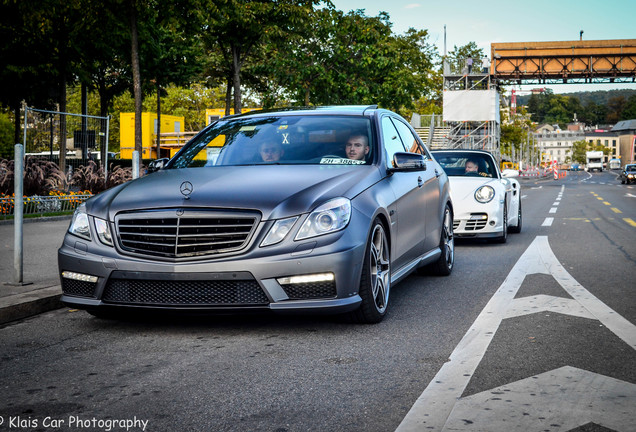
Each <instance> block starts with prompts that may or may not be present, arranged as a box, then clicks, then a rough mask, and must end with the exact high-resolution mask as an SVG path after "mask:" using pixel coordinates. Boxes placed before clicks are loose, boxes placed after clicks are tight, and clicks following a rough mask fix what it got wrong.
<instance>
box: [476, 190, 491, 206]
mask: <svg viewBox="0 0 636 432" xmlns="http://www.w3.org/2000/svg"><path fill="white" fill-rule="evenodd" d="M494 197H495V190H494V189H493V188H492V187H491V186H482V187H480V188H479V189H477V190H476V191H475V199H476V200H477V201H479V202H480V203H482V204H486V203H488V202H490V201H492V199H493V198H494Z"/></svg>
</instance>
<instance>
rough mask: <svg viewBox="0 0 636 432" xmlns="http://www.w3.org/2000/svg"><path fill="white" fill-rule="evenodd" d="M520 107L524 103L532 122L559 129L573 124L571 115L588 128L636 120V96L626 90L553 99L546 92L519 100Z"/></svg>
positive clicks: (558, 96)
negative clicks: (554, 125)
mask: <svg viewBox="0 0 636 432" xmlns="http://www.w3.org/2000/svg"><path fill="white" fill-rule="evenodd" d="M590 95H593V97H592V96H590ZM522 101H523V102H522ZM522 103H527V106H528V111H529V112H530V113H531V114H532V120H533V121H535V122H537V123H550V124H555V123H558V124H559V125H560V126H561V127H564V126H565V125H566V124H567V123H570V122H572V121H573V119H574V114H576V118H577V120H579V121H581V122H583V123H585V124H588V125H600V124H615V123H617V122H619V121H621V120H631V119H635V118H636V92H631V91H629V90H611V91H607V92H604V91H596V92H583V93H573V94H569V95H555V94H554V93H553V92H552V91H551V90H548V91H546V92H545V93H543V94H533V95H531V96H530V97H529V98H528V99H527V100H526V99H525V98H520V99H518V105H520V104H522Z"/></svg>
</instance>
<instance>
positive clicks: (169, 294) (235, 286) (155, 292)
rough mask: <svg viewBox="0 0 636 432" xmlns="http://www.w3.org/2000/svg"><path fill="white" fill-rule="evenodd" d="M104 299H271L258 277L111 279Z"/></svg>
mask: <svg viewBox="0 0 636 432" xmlns="http://www.w3.org/2000/svg"><path fill="white" fill-rule="evenodd" d="M102 300H103V301H104V302H108V303H125V304H139V305H155V306H230V305H251V306H261V305H267V304H268V303H269V300H268V298H267V296H266V295H265V293H264V292H263V290H262V289H261V287H260V286H259V285H258V283H257V282H256V281H255V280H213V281H203V280H195V281H166V280H121V279H110V280H109V281H108V284H107V285H106V289H105V290H104V296H103V299H102Z"/></svg>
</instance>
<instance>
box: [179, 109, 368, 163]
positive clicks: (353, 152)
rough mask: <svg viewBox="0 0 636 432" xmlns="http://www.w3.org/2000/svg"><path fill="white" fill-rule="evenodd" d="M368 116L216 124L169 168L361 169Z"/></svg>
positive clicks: (365, 157)
mask: <svg viewBox="0 0 636 432" xmlns="http://www.w3.org/2000/svg"><path fill="white" fill-rule="evenodd" d="M375 153H376V152H375V151H374V142H373V135H372V133H371V123H370V121H369V119H368V118H364V117H356V116H347V115H342V116H335V115H331V116H323V115H310V116H308V115H304V116H303V115H298V116H294V115H289V116H288V115H285V116H276V115H272V116H258V117H245V118H241V117H238V118H233V119H228V120H220V121H218V122H216V123H215V124H213V125H211V126H210V127H208V128H207V129H205V130H204V131H203V132H202V133H200V134H199V135H197V136H196V137H195V138H194V139H192V140H191V141H190V142H189V143H188V144H186V146H185V147H184V148H183V149H182V150H181V151H180V152H179V153H178V154H177V155H176V156H175V159H174V160H173V161H171V162H172V163H171V165H170V167H171V168H185V167H214V166H237V165H263V164H265V165H267V164H277V165H295V164H317V165H366V164H370V163H371V162H372V160H373V157H374V154H375Z"/></svg>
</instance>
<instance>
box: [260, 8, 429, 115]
mask: <svg viewBox="0 0 636 432" xmlns="http://www.w3.org/2000/svg"><path fill="white" fill-rule="evenodd" d="M427 39H428V33H427V32H426V31H424V30H421V31H417V30H414V29H409V30H408V31H407V32H406V33H405V34H404V35H399V36H395V35H393V34H392V32H391V23H390V20H389V16H388V15H387V14H386V13H381V14H380V15H378V16H377V17H368V16H365V15H364V13H363V11H361V10H358V11H350V12H348V13H343V12H341V11H338V10H333V9H322V10H319V11H316V13H315V14H314V19H313V20H312V22H311V23H310V25H309V26H308V27H307V28H306V30H305V31H304V32H303V33H302V34H298V35H297V36H296V37H295V38H294V40H293V41H292V42H291V44H289V43H288V45H291V48H290V49H286V48H285V45H282V44H270V45H269V46H268V50H267V52H266V53H265V56H266V57H267V59H268V61H267V62H266V63H265V64H264V66H263V67H262V74H263V75H264V76H273V77H274V83H273V84H270V87H269V89H268V93H267V94H266V95H265V100H267V101H272V103H273V102H274V101H275V100H276V96H278V95H280V94H281V93H282V94H284V95H286V96H287V97H288V98H290V99H292V100H293V101H295V103H297V104H302V105H311V104H324V105H326V104H375V103H377V104H379V105H381V106H382V107H385V108H389V109H393V110H395V111H398V112H402V113H403V114H404V112H405V111H408V110H411V111H412V110H413V109H414V108H415V102H416V101H417V100H419V99H421V98H422V97H424V96H433V95H436V94H435V88H436V87H437V81H438V79H439V74H438V73H437V72H435V70H434V66H435V62H436V60H437V55H436V51H435V48H434V47H433V46H432V45H431V44H429V43H428V40H427ZM281 89H286V90H287V93H285V92H284V91H281Z"/></svg>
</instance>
